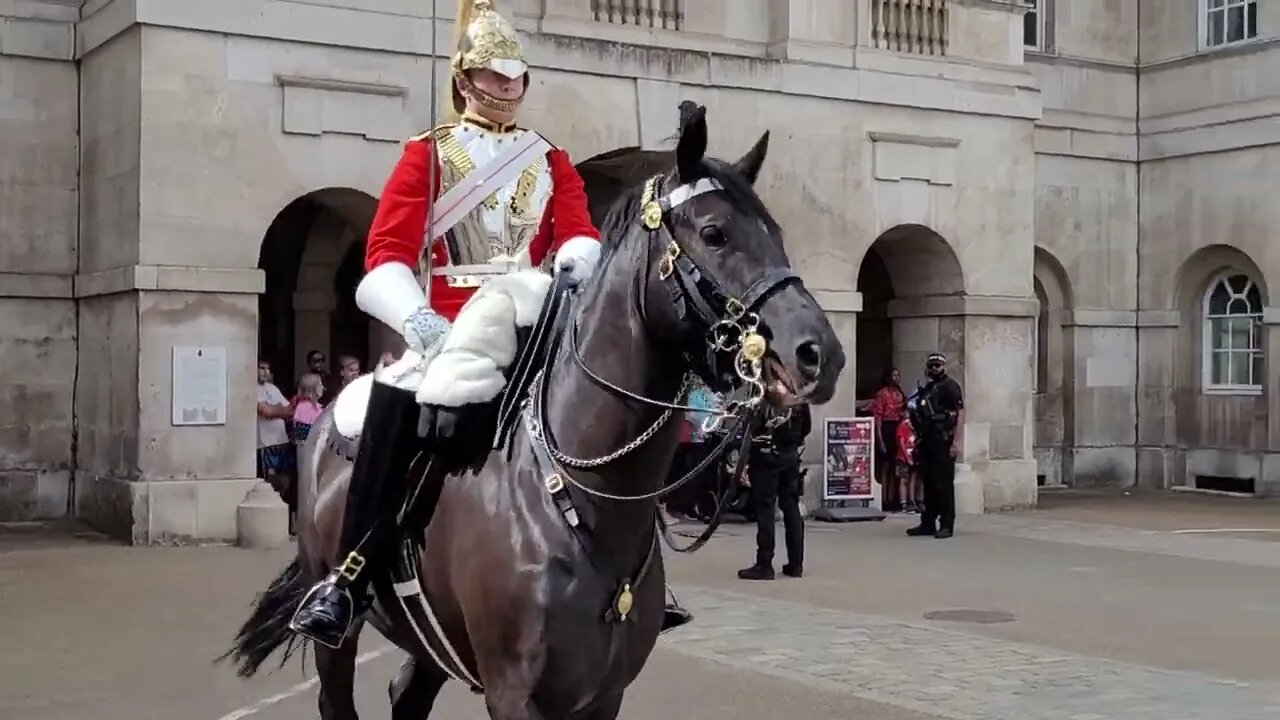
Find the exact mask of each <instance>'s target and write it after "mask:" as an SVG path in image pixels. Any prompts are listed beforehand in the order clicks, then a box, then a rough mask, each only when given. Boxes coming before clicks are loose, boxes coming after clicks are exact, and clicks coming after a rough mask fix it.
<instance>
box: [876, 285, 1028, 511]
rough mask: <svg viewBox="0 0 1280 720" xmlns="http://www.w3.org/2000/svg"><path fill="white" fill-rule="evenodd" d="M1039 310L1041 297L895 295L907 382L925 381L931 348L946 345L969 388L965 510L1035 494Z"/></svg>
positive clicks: (961, 499) (961, 481) (959, 486)
mask: <svg viewBox="0 0 1280 720" xmlns="http://www.w3.org/2000/svg"><path fill="white" fill-rule="evenodd" d="M1037 310H1038V303H1037V302H1036V300H1035V298H1011V297H983V296H954V295H934V296H920V297H909V298H902V299H899V300H894V301H892V302H890V303H889V317H891V318H893V319H894V328H893V340H894V362H895V365H897V366H898V368H899V369H900V370H901V371H902V375H903V384H904V386H906V387H904V389H906V390H908V391H910V390H911V389H912V388H914V386H915V381H916V380H917V379H919V380H920V381H923V379H924V361H925V359H926V358H927V357H928V355H929V353H931V352H942V353H945V354H946V356H947V364H948V366H949V373H950V374H951V376H952V377H954V378H955V379H956V380H958V381H959V382H960V384H961V387H962V388H963V390H964V396H965V425H964V445H963V448H962V456H961V457H960V458H959V459H958V461H957V466H956V511H957V512H959V513H981V512H983V511H985V510H1001V509H1008V508H1018V507H1028V506H1031V505H1034V504H1035V502H1036V492H1037V489H1036V464H1035V459H1034V458H1033V456H1032V447H1031V446H1032V437H1033V430H1034V419H1035V415H1034V412H1033V410H1032V404H1031V403H1032V399H1031V393H1032V374H1031V372H1032V367H1031V363H1032V361H1033V358H1034V351H1033V348H1032V344H1031V338H1032V331H1033V327H1034V322H1035V318H1036V314H1037Z"/></svg>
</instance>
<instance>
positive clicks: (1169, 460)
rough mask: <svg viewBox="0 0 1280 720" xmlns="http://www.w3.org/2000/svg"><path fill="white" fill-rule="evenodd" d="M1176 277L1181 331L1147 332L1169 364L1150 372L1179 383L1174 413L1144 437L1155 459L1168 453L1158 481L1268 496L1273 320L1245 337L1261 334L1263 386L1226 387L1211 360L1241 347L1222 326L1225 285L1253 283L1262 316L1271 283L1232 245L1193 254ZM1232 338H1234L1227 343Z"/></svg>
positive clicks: (1279, 348) (1170, 395)
mask: <svg viewBox="0 0 1280 720" xmlns="http://www.w3.org/2000/svg"><path fill="white" fill-rule="evenodd" d="M1175 277H1176V285H1175V286H1174V287H1173V288H1172V289H1173V297H1172V298H1171V300H1172V303H1171V304H1172V305H1173V313H1174V315H1175V317H1176V318H1177V320H1178V322H1177V323H1176V326H1174V324H1173V323H1170V324H1169V325H1170V326H1169V327H1164V328H1147V329H1145V331H1144V334H1143V345H1144V347H1148V348H1158V349H1159V350H1160V353H1161V354H1160V355H1159V360H1160V361H1161V364H1162V365H1163V367H1161V366H1160V365H1155V362H1153V363H1152V367H1146V368H1144V371H1145V372H1148V373H1151V372H1153V371H1155V370H1162V371H1163V372H1165V373H1166V377H1171V379H1172V381H1173V382H1172V383H1169V384H1168V385H1166V387H1165V392H1166V393H1167V395H1166V396H1165V397H1164V398H1163V399H1164V403H1165V404H1164V407H1166V408H1171V410H1166V411H1165V412H1164V417H1165V421H1164V422H1163V423H1162V424H1161V425H1159V426H1155V427H1151V428H1150V429H1149V430H1148V433H1149V434H1148V435H1147V438H1144V439H1154V440H1157V442H1158V445H1157V443H1156V442H1152V443H1149V445H1150V446H1155V447H1154V448H1151V447H1149V448H1147V450H1148V453H1150V452H1152V451H1154V452H1159V453H1160V456H1159V458H1158V467H1160V470H1161V472H1160V476H1161V477H1160V479H1159V480H1158V482H1159V483H1160V484H1161V485H1164V486H1170V485H1173V486H1180V485H1185V486H1190V487H1202V488H1207V489H1215V490H1230V491H1233V492H1239V491H1240V487H1241V486H1246V485H1251V486H1252V488H1253V492H1254V493H1255V494H1258V495H1263V494H1266V493H1267V492H1268V485H1269V479H1268V473H1267V472H1266V471H1265V469H1264V464H1265V463H1266V460H1267V454H1268V451H1269V448H1270V444H1271V442H1272V438H1274V437H1276V436H1277V435H1280V432H1277V427H1278V425H1277V423H1278V420H1277V418H1276V417H1275V414H1274V413H1273V412H1272V411H1271V408H1274V407H1276V406H1277V404H1276V403H1277V401H1276V398H1278V397H1280V388H1278V387H1277V383H1275V382H1274V381H1271V378H1274V377H1276V372H1275V368H1276V360H1275V358H1276V357H1277V356H1280V333H1278V332H1276V327H1277V326H1276V325H1275V324H1270V323H1268V320H1267V319H1266V318H1263V317H1259V318H1257V325H1256V327H1254V328H1253V330H1252V332H1248V331H1246V332H1245V333H1244V335H1246V336H1248V335H1251V334H1252V335H1253V339H1254V340H1255V341H1256V342H1257V343H1258V349H1259V350H1260V352H1261V355H1262V357H1261V358H1260V359H1261V361H1262V362H1263V363H1264V367H1263V369H1262V370H1261V371H1260V372H1255V373H1253V375H1254V379H1253V383H1252V384H1254V385H1256V387H1243V386H1242V385H1244V383H1239V382H1237V383H1234V385H1236V386H1235V387H1231V386H1221V385H1220V384H1219V383H1220V379H1219V378H1216V377H1215V376H1216V372H1214V371H1213V360H1212V359H1211V358H1212V357H1213V356H1215V355H1217V354H1218V352H1219V350H1220V349H1221V348H1230V347H1236V346H1237V345H1238V344H1239V340H1238V339H1236V333H1234V332H1231V331H1230V328H1229V327H1223V326H1219V327H1217V328H1215V327H1214V325H1215V324H1216V321H1214V320H1212V319H1211V317H1212V313H1213V312H1214V311H1213V310H1212V305H1213V303H1211V302H1210V296H1211V294H1212V293H1213V291H1214V290H1215V288H1217V287H1218V286H1219V285H1220V284H1221V283H1223V282H1224V281H1229V282H1230V283H1232V284H1235V283H1236V282H1240V283H1242V284H1244V283H1247V284H1249V285H1251V286H1252V287H1253V288H1255V289H1256V291H1257V297H1256V305H1257V306H1258V307H1257V308H1256V309H1257V310H1259V311H1260V312H1261V311H1262V310H1263V309H1264V308H1265V307H1266V306H1269V305H1270V304H1271V303H1273V302H1274V301H1273V300H1271V297H1272V296H1271V292H1270V289H1269V283H1268V280H1269V279H1270V278H1268V277H1267V276H1266V275H1265V274H1264V273H1263V272H1262V269H1261V268H1260V267H1259V266H1258V264H1257V263H1256V262H1255V261H1254V259H1253V258H1252V257H1250V256H1249V255H1248V254H1247V253H1245V252H1244V251H1242V250H1240V249H1239V248H1236V247H1232V246H1230V245H1225V244H1215V245H1210V246H1207V247H1203V248H1200V249H1199V250H1197V251H1196V252H1194V253H1192V254H1191V255H1190V256H1188V257H1187V259H1186V260H1185V261H1184V262H1183V263H1182V265H1181V266H1180V267H1179V269H1178V272H1177V274H1176V276H1175ZM1227 335H1229V336H1230V338H1229V339H1226V340H1224V337H1226V336H1227ZM1170 364H1171V365H1172V367H1169V365H1170ZM1258 378H1261V379H1260V380H1259V379H1258ZM1157 432H1158V433H1159V434H1158V435H1157ZM1153 466H1157V458H1154V457H1149V458H1148V459H1147V462H1146V465H1145V468H1147V469H1148V471H1149V469H1150V468H1152V467H1153ZM1149 476H1150V475H1149ZM1149 482H1150V481H1149Z"/></svg>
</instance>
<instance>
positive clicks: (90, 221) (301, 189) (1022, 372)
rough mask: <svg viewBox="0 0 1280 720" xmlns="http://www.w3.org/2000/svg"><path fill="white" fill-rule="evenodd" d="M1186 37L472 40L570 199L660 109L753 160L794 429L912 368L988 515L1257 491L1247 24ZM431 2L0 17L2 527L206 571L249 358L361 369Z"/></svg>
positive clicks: (734, 16)
mask: <svg viewBox="0 0 1280 720" xmlns="http://www.w3.org/2000/svg"><path fill="white" fill-rule="evenodd" d="M1205 2H1208V0H1070V2H1067V1H1066V0H1056V1H1055V0H1037V1H1036V2H1030V3H1029V5H1028V3H1026V2H1023V1H1022V0H924V1H923V2H921V1H919V0H912V1H911V2H908V1H907V0H844V1H842V2H832V1H831V0H698V2H696V3H694V2H687V1H681V0H628V2H618V1H616V0H508V1H507V2H506V3H501V5H502V6H503V8H504V10H505V12H507V13H509V14H511V15H512V16H513V17H514V18H515V21H516V23H517V26H518V27H520V28H521V29H522V30H524V31H526V51H527V54H528V55H529V57H530V59H531V64H532V65H533V67H534V71H533V76H532V77H533V84H532V87H531V92H530V95H529V97H528V100H527V102H526V106H525V110H524V119H525V121H526V122H527V123H528V124H529V125H531V126H534V127H537V128H539V129H541V130H542V131H543V132H544V133H545V134H547V135H548V136H550V137H551V139H552V140H553V141H555V142H557V143H559V144H561V145H562V146H563V147H565V148H566V149H567V150H568V151H569V152H570V154H571V156H573V157H574V158H575V159H576V160H578V161H580V162H582V163H583V165H582V167H583V169H584V176H587V177H588V179H590V177H591V174H590V173H589V172H587V171H588V169H590V168H591V167H592V165H591V163H592V158H594V157H597V156H599V155H601V154H603V153H607V152H611V151H615V150H617V149H619V148H636V149H661V148H662V147H664V143H665V142H666V139H667V138H668V136H669V135H670V134H671V133H672V131H673V129H674V123H675V115H676V113H675V108H676V105H677V103H678V102H679V101H680V100H682V99H686V98H688V99H693V100H697V101H698V102H701V103H703V104H706V105H707V106H708V109H709V120H710V122H711V125H712V151H713V152H714V153H716V154H720V155H723V156H729V157H736V155H738V154H740V153H742V152H743V151H745V149H746V148H748V147H749V146H750V143H751V142H752V141H754V140H755V138H756V137H758V135H759V133H760V132H761V131H763V130H765V129H769V130H772V131H773V142H772V144H771V149H770V156H769V159H768V161H767V162H766V166H765V171H764V174H763V176H762V179H761V182H760V190H761V193H762V195H763V196H764V198H765V200H766V201H767V202H768V203H769V204H770V206H771V208H772V209H773V210H774V211H775V213H776V215H777V216H778V218H779V219H780V221H781V222H782V223H783V225H784V227H785V229H786V232H787V241H788V246H789V250H790V253H791V255H792V257H793V259H794V260H795V261H796V263H797V265H798V267H799V270H800V272H801V273H802V275H803V276H804V277H805V279H806V282H807V284H808V286H809V287H810V288H811V289H812V290H813V291H814V293H815V295H816V296H817V297H818V299H819V300H820V302H822V303H823V305H824V307H826V308H827V310H828V312H829V313H830V316H831V318H832V321H833V324H834V325H835V327H836V329H837V331H838V332H839V333H840V335H841V337H842V339H843V341H844V343H845V346H846V349H847V350H848V352H849V354H850V357H851V358H852V359H854V360H855V362H853V363H851V366H850V368H849V370H848V371H847V372H846V374H845V377H844V379H843V381H842V386H841V390H840V392H839V394H838V395H837V398H836V400H835V401H833V402H832V403H831V404H830V405H828V406H826V407H824V408H822V409H821V414H827V415H836V416H847V415H851V414H852V409H853V403H854V400H855V398H859V397H864V396H866V395H867V394H869V393H870V392H871V391H872V390H873V389H874V387H875V385H876V383H877V380H878V378H879V376H880V375H881V374H882V373H883V372H884V370H885V369H886V368H887V367H889V366H891V365H892V366H898V367H900V368H902V370H903V372H904V376H906V377H907V378H908V381H909V382H914V379H915V378H916V377H918V375H919V374H920V370H921V364H922V361H923V358H924V356H925V355H926V354H927V353H928V352H931V351H933V350H937V349H941V350H943V351H944V352H946V353H947V354H948V355H949V356H950V357H951V358H952V364H953V373H954V374H955V375H956V376H957V377H958V378H959V379H960V380H961V382H962V383H963V385H964V387H965V389H966V392H967V396H968V414H967V422H966V425H967V427H966V433H965V438H966V442H965V448H964V457H963V458H962V460H963V462H962V464H961V466H960V469H959V476H958V488H959V492H958V495H959V500H960V504H961V506H962V509H964V510H968V511H982V510H983V509H986V510H999V509H1004V508H1012V507H1020V506H1027V505H1030V504H1033V503H1034V502H1035V499H1036V494H1037V486H1038V484H1067V485H1073V484H1083V483H1105V484H1113V485H1114V484H1119V485H1129V484H1139V485H1142V486H1148V487H1172V486H1197V485H1199V486H1204V487H1209V486H1212V487H1229V488H1247V489H1248V491H1250V492H1254V493H1256V494H1259V495H1263V494H1267V493H1268V492H1270V493H1272V494H1275V493H1280V454H1278V453H1280V390H1277V388H1276V384H1275V383H1271V382H1267V381H1265V380H1264V378H1265V377H1269V376H1272V375H1274V373H1275V370H1274V366H1269V365H1268V363H1270V362H1271V360H1270V358H1272V357H1277V353H1280V329H1278V327H1277V323H1280V308H1277V307H1275V306H1273V305H1271V304H1270V303H1272V302H1273V301H1272V300H1270V297H1269V293H1268V290H1267V288H1268V287H1269V286H1270V283H1273V282H1280V280H1277V278H1280V245H1278V244H1276V243H1273V242H1271V239H1270V237H1269V234H1270V230H1271V229H1273V228H1277V227H1280V217H1276V216H1275V214H1276V213H1277V212H1280V210H1277V209H1276V206H1275V205H1274V204H1272V203H1268V202H1267V196H1266V190H1265V189H1264V188H1266V187H1267V186H1268V185H1269V183H1268V181H1267V180H1266V177H1267V176H1268V172H1275V171H1274V170H1272V171H1269V170H1268V168H1270V167H1272V166H1271V164H1270V163H1269V160H1271V159H1273V155H1278V154H1280V150H1277V149H1276V148H1277V147H1280V146H1278V145H1277V142H1280V137H1276V135H1277V133H1280V130H1278V129H1277V128H1280V125H1277V123H1276V122H1275V117H1274V115H1275V114H1276V113H1277V112H1280V110H1278V109H1277V108H1280V105H1278V104H1277V103H1280V87H1272V86H1273V85H1276V84H1277V83H1280V72H1277V73H1275V74H1272V73H1271V72H1270V70H1271V69H1272V68H1271V65H1273V64H1280V51H1277V49H1276V48H1277V47H1280V46H1277V45H1276V44H1275V41H1274V40H1272V39H1271V38H1275V37H1280V33H1278V32H1277V30H1280V10H1277V9H1276V8H1275V6H1274V4H1270V3H1260V2H1256V1H1255V0H1223V3H1224V7H1223V8H1221V9H1219V8H1217V7H1216V5H1217V4H1218V3H1217V2H1216V1H1215V2H1214V3H1213V5H1214V7H1206V6H1205V4H1204V3H1205ZM433 5H435V6H437V8H436V11H435V12H436V13H437V14H438V17H433ZM453 5H454V3H453V2H450V1H448V0H440V1H439V2H438V3H433V2H431V1H430V0H307V2H301V1H294V0H220V1H219V2H216V3H211V2H206V1H202V0H83V1H82V0H0V372H2V375H0V377H3V384H4V388H5V391H4V392H3V393H0V519H27V518H33V517H49V516H60V515H67V514H72V515H75V516H78V517H82V518H85V519H87V520H88V521H90V522H91V523H93V524H95V525H97V526H98V527H100V528H103V529H106V530H107V531H109V532H111V533H113V534H115V535H117V536H119V537H122V538H124V539H126V540H130V541H132V542H135V543H163V542H171V541H186V540H191V539H208V540H220V539H228V538H233V537H234V536H235V522H236V512H235V510H236V506H237V505H238V504H239V503H240V502H241V500H242V499H243V498H244V496H245V494H246V492H247V490H248V489H249V488H250V487H251V486H252V485H253V484H254V483H255V479H254V477H253V476H254V473H255V468H254V452H253V451H254V446H255V431H254V428H255V424H254V400H255V375H254V369H255V365H256V358H257V356H258V355H259V354H261V355H263V356H265V357H267V358H269V359H271V360H273V362H274V364H275V366H276V368H277V373H278V375H282V376H284V377H288V378H292V377H294V376H295V375H296V372H297V371H298V370H300V369H301V367H302V364H303V358H304V355H305V353H306V351H307V350H309V349H312V348H319V349H322V350H325V351H326V352H329V353H330V355H331V357H332V356H333V355H336V354H337V353H339V352H350V353H353V354H356V355H358V356H362V357H363V358H365V359H366V360H368V359H373V358H375V357H376V354H377V351H379V350H380V349H382V348H384V347H389V346H390V344H391V343H393V342H394V338H392V337H390V336H389V333H388V332H387V330H386V329H385V328H381V327H371V324H370V322H369V321H368V320H366V319H364V318H363V316H362V315H361V314H360V313H359V312H358V311H357V310H355V309H354V308H353V305H352V301H351V298H350V293H351V288H352V287H353V286H354V283H355V282H356V281H357V280H358V277H359V270H360V269H359V254H360V244H361V241H362V237H363V233H364V231H365V229H366V228H367V226H368V223H369V219H370V218H371V216H372V212H373V208H374V206H375V204H376V200H375V198H376V196H377V194H378V192H379V190H380V188H381V185H382V182H383V180H384V178H385V176H386V174H387V172H388V170H389V169H390V168H391V166H392V164H393V163H394V162H395V160H396V158H397V157H398V155H399V152H400V143H401V141H402V140H403V139H405V138H406V137H408V136H410V135H412V134H414V133H416V132H418V131H421V130H422V129H425V127H427V126H428V125H429V124H430V120H431V118H432V117H433V111H432V106H433V104H435V103H436V102H437V100H438V98H437V93H435V92H433V87H435V86H437V85H438V84H441V83H444V82H446V81H447V71H446V63H445V60H444V56H445V55H447V52H448V48H449V45H450V39H451V32H452V27H451V25H452V22H451V19H452V13H453ZM1028 9H1029V10H1030V12H1028ZM1028 44H1029V45H1030V47H1027V45H1028ZM1219 284H1221V287H1220V288H1219ZM1215 288H1218V289H1217V290H1215ZM1215 292H1216V293H1217V294H1216V295H1215V294H1214V293H1215ZM373 325H376V323H373ZM175 348H176V349H177V350H175ZM195 349H198V350H196V351H197V352H200V353H203V352H205V351H209V352H210V355H209V356H208V358H212V359H213V360H211V361H212V362H214V364H213V365H209V366H207V367H213V368H215V369H218V370H219V371H221V369H222V368H224V367H225V372H223V373H222V377H223V382H224V384H225V392H224V391H222V389H221V388H219V387H217V385H218V383H217V382H216V381H210V379H209V378H208V377H206V378H205V381H206V382H205V384H204V386H203V392H205V393H212V394H213V396H222V397H225V408H222V414H221V416H219V417H217V418H214V419H212V420H211V421H210V424H188V423H187V422H186V421H185V420H183V419H182V418H181V417H178V416H180V415H181V413H175V410H174V405H175V403H174V394H175V387H176V386H177V385H178V383H177V382H176V381H175V376H176V375H179V374H182V375H183V376H184V378H186V373H188V372H189V371H190V368H188V367H187V366H185V365H183V366H182V367H183V368H185V369H182V370H177V371H175V366H176V365H180V364H181V362H188V361H191V362H195V361H192V360H191V357H189V356H188V354H189V353H190V352H192V351H193V350H195ZM176 356H180V357H181V358H185V359H183V360H181V361H180V362H176V361H175V357H176ZM200 358H201V359H208V358H205V356H204V355H203V354H202V355H201V356H200ZM1269 367H1270V369H1269ZM189 382H190V381H189V378H188V379H184V380H183V381H182V389H181V390H179V391H178V392H180V393H182V394H183V395H184V397H185V396H186V394H187V393H197V394H198V393H199V392H201V390H200V389H199V388H196V389H193V388H192V387H188V384H189ZM210 382H212V385H210ZM284 389H285V390H286V392H287V391H288V390H289V388H287V387H286V388H284ZM206 399H207V398H206ZM215 404H216V403H215ZM175 415H178V416H175ZM811 445H813V446H814V447H813V448H811V450H810V455H811V459H813V460H815V461H816V460H818V457H819V450H820V448H819V447H817V446H819V445H820V443H817V442H814V443H811ZM814 485H816V483H814ZM815 490H816V487H815V488H811V492H812V491H815Z"/></svg>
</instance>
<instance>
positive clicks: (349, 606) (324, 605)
mask: <svg viewBox="0 0 1280 720" xmlns="http://www.w3.org/2000/svg"><path fill="white" fill-rule="evenodd" d="M363 567H364V558H362V557H360V555H359V554H357V553H355V552H352V553H350V554H349V555H347V559H346V560H345V561H343V563H342V565H341V566H340V567H338V568H336V569H334V570H333V572H330V573H329V574H328V575H327V576H326V577H325V578H324V579H323V580H321V581H320V582H318V583H316V584H315V585H312V586H311V589H310V590H308V591H307V594H306V595H304V596H303V597H302V601H301V602H300V603H298V609H297V610H295V611H294V613H293V617H291V618H290V619H289V629H290V630H292V631H293V632H295V633H297V634H299V635H302V636H303V637H305V638H308V639H310V640H313V641H315V642H317V643H320V644H321V645H324V646H325V647H329V648H333V649H335V650H336V649H338V648H340V647H342V643H343V642H344V641H345V640H346V639H347V634H348V633H349V632H351V627H352V626H353V625H355V619H356V614H357V612H356V602H355V598H354V597H353V596H352V595H351V590H350V588H349V587H348V586H349V584H350V583H351V582H352V581H354V580H355V578H356V577H357V576H358V575H359V574H360V570H361V569H363Z"/></svg>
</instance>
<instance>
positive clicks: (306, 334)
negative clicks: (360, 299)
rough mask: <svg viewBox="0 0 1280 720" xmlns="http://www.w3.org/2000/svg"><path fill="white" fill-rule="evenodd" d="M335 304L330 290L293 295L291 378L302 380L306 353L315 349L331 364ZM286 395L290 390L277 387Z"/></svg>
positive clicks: (305, 364) (305, 370)
mask: <svg viewBox="0 0 1280 720" xmlns="http://www.w3.org/2000/svg"><path fill="white" fill-rule="evenodd" d="M336 306H337V302H336V300H335V298H334V297H333V291H332V290H330V291H329V292H327V293H326V292H323V291H310V292H297V293H294V294H293V317H294V320H293V355H294V358H293V367H294V371H293V372H294V377H302V374H303V373H305V372H309V371H308V370H307V353H309V352H311V351H312V350H319V351H320V352H322V353H324V354H325V357H327V358H329V360H330V361H333V360H334V358H331V357H329V355H330V347H331V342H330V340H331V339H330V337H329V335H330V325H331V323H332V321H333V310H334V308H335V307H336ZM280 389H281V390H282V391H283V392H284V393H285V394H286V395H287V394H289V392H290V389H287V388H280Z"/></svg>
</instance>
